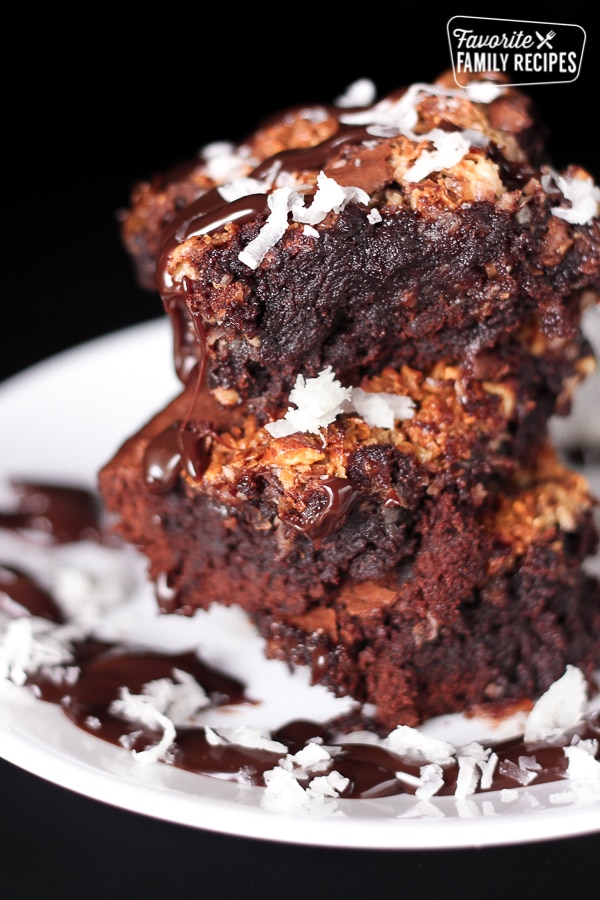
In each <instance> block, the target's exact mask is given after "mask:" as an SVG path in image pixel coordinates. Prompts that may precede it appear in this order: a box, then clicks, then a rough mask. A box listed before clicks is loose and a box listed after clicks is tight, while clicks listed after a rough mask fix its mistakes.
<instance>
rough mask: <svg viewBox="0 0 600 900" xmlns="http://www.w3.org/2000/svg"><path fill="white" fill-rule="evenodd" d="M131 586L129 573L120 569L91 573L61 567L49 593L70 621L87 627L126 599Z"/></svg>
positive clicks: (131, 579) (57, 570) (67, 566)
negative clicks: (84, 624)
mask: <svg viewBox="0 0 600 900" xmlns="http://www.w3.org/2000/svg"><path fill="white" fill-rule="evenodd" d="M134 584H135V583H134V579H133V576H132V574H131V570H130V569H127V568H125V567H124V566H123V567H119V568H118V567H116V566H115V567H112V568H111V567H107V568H106V571H103V572H101V573H93V572H87V571H84V570H83V569H81V568H76V567H75V566H71V565H61V566H59V567H58V568H57V569H56V570H55V572H54V574H53V577H52V593H53V595H54V596H55V597H56V599H57V600H58V602H59V604H60V607H61V609H62V610H63V611H65V612H66V613H67V615H68V617H69V619H70V620H71V621H74V622H79V623H82V624H83V623H89V624H90V625H91V624H93V623H94V622H96V621H98V619H99V618H100V617H101V616H102V614H103V613H106V612H108V611H109V610H110V609H113V608H114V607H115V606H117V605H118V604H120V603H122V602H123V601H124V600H125V599H127V597H128V596H129V595H130V594H131V593H132V591H133V588H134Z"/></svg>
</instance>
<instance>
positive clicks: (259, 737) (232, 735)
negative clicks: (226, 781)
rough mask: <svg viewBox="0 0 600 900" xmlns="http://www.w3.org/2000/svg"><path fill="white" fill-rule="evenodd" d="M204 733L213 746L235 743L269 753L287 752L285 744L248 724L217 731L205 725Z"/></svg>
mask: <svg viewBox="0 0 600 900" xmlns="http://www.w3.org/2000/svg"><path fill="white" fill-rule="evenodd" d="M209 733H210V734H209ZM205 734H206V738H207V741H208V743H210V744H212V745H213V746H218V745H220V744H237V745H238V746H239V747H247V748H250V749H254V750H266V751H268V752H269V753H281V754H285V753H287V747H286V746H285V744H282V743H280V742H279V741H274V740H272V739H271V738H268V737H265V736H264V735H263V734H262V732H260V731H259V730H258V729H257V728H252V727H250V726H249V725H239V726H237V727H235V728H220V729H219V731H218V732H216V731H214V729H210V728H206V727H205Z"/></svg>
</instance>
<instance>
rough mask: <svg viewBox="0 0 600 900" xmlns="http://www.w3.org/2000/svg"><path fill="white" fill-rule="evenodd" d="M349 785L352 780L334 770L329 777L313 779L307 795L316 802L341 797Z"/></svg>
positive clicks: (320, 776) (322, 776)
mask: <svg viewBox="0 0 600 900" xmlns="http://www.w3.org/2000/svg"><path fill="white" fill-rule="evenodd" d="M349 784H350V779H349V778H345V777H344V776H343V775H341V774H340V773H339V772H337V771H336V770H335V769H334V770H333V771H332V772H329V774H328V775H317V776H316V778H313V779H312V781H311V782H310V784H309V785H308V787H307V788H306V793H307V794H308V796H309V797H311V798H314V799H316V800H321V799H326V798H328V797H339V796H340V794H341V793H342V792H343V791H345V789H346V788H347V787H348V785H349Z"/></svg>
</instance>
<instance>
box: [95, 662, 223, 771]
mask: <svg viewBox="0 0 600 900" xmlns="http://www.w3.org/2000/svg"><path fill="white" fill-rule="evenodd" d="M207 704H208V698H207V697H206V694H205V692H204V690H203V689H202V687H201V686H200V685H199V684H198V682H197V681H196V680H195V678H193V676H192V675H190V674H189V672H184V671H182V670H181V669H173V672H172V679H169V678H158V679H156V680H155V681H149V682H148V683H147V684H145V685H144V686H143V687H142V693H141V694H132V693H131V692H130V690H129V688H127V687H122V688H120V690H119V698H118V699H117V700H114V701H113V703H112V704H111V706H110V712H112V713H114V714H115V715H117V716H121V717H122V718H124V719H127V720H128V721H130V722H140V723H141V724H142V725H145V726H146V727H147V728H151V729H152V730H154V731H160V732H162V736H161V738H160V740H159V741H158V743H157V744H155V745H154V746H152V747H149V748H148V749H146V750H141V751H135V750H134V751H132V752H133V755H134V756H135V759H136V761H137V762H141V763H155V762H159V761H160V760H163V761H166V762H168V761H169V756H170V754H169V751H170V749H171V746H172V744H173V743H174V741H175V738H176V736H177V732H176V725H177V726H179V725H184V724H186V722H188V721H189V719H190V717H191V716H192V714H193V713H195V712H197V711H198V710H199V709H202V708H203V707H204V706H206V705H207ZM126 738H127V735H125V739H126ZM123 746H126V744H125V743H124V744H123Z"/></svg>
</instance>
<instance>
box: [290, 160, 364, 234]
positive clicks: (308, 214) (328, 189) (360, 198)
mask: <svg viewBox="0 0 600 900" xmlns="http://www.w3.org/2000/svg"><path fill="white" fill-rule="evenodd" d="M352 200H354V201H356V203H363V204H364V205H365V206H368V204H369V195H368V194H367V192H366V191H363V190H362V188H358V187H352V186H349V187H342V185H341V184H338V183H337V181H336V180H335V179H334V178H330V177H329V176H328V175H325V173H324V172H319V175H318V176H317V190H316V192H315V195H314V197H313V201H312V203H311V204H310V206H308V207H307V206H305V205H304V199H303V197H302V196H301V195H300V194H296V195H295V196H293V197H292V203H291V213H292V218H293V220H294V221H295V222H300V223H304V224H306V225H318V224H319V222H322V221H323V219H324V218H325V217H326V216H327V215H328V214H329V213H330V212H335V213H338V212H341V211H342V210H343V209H345V207H346V206H347V204H348V203H350V201H352Z"/></svg>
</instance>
